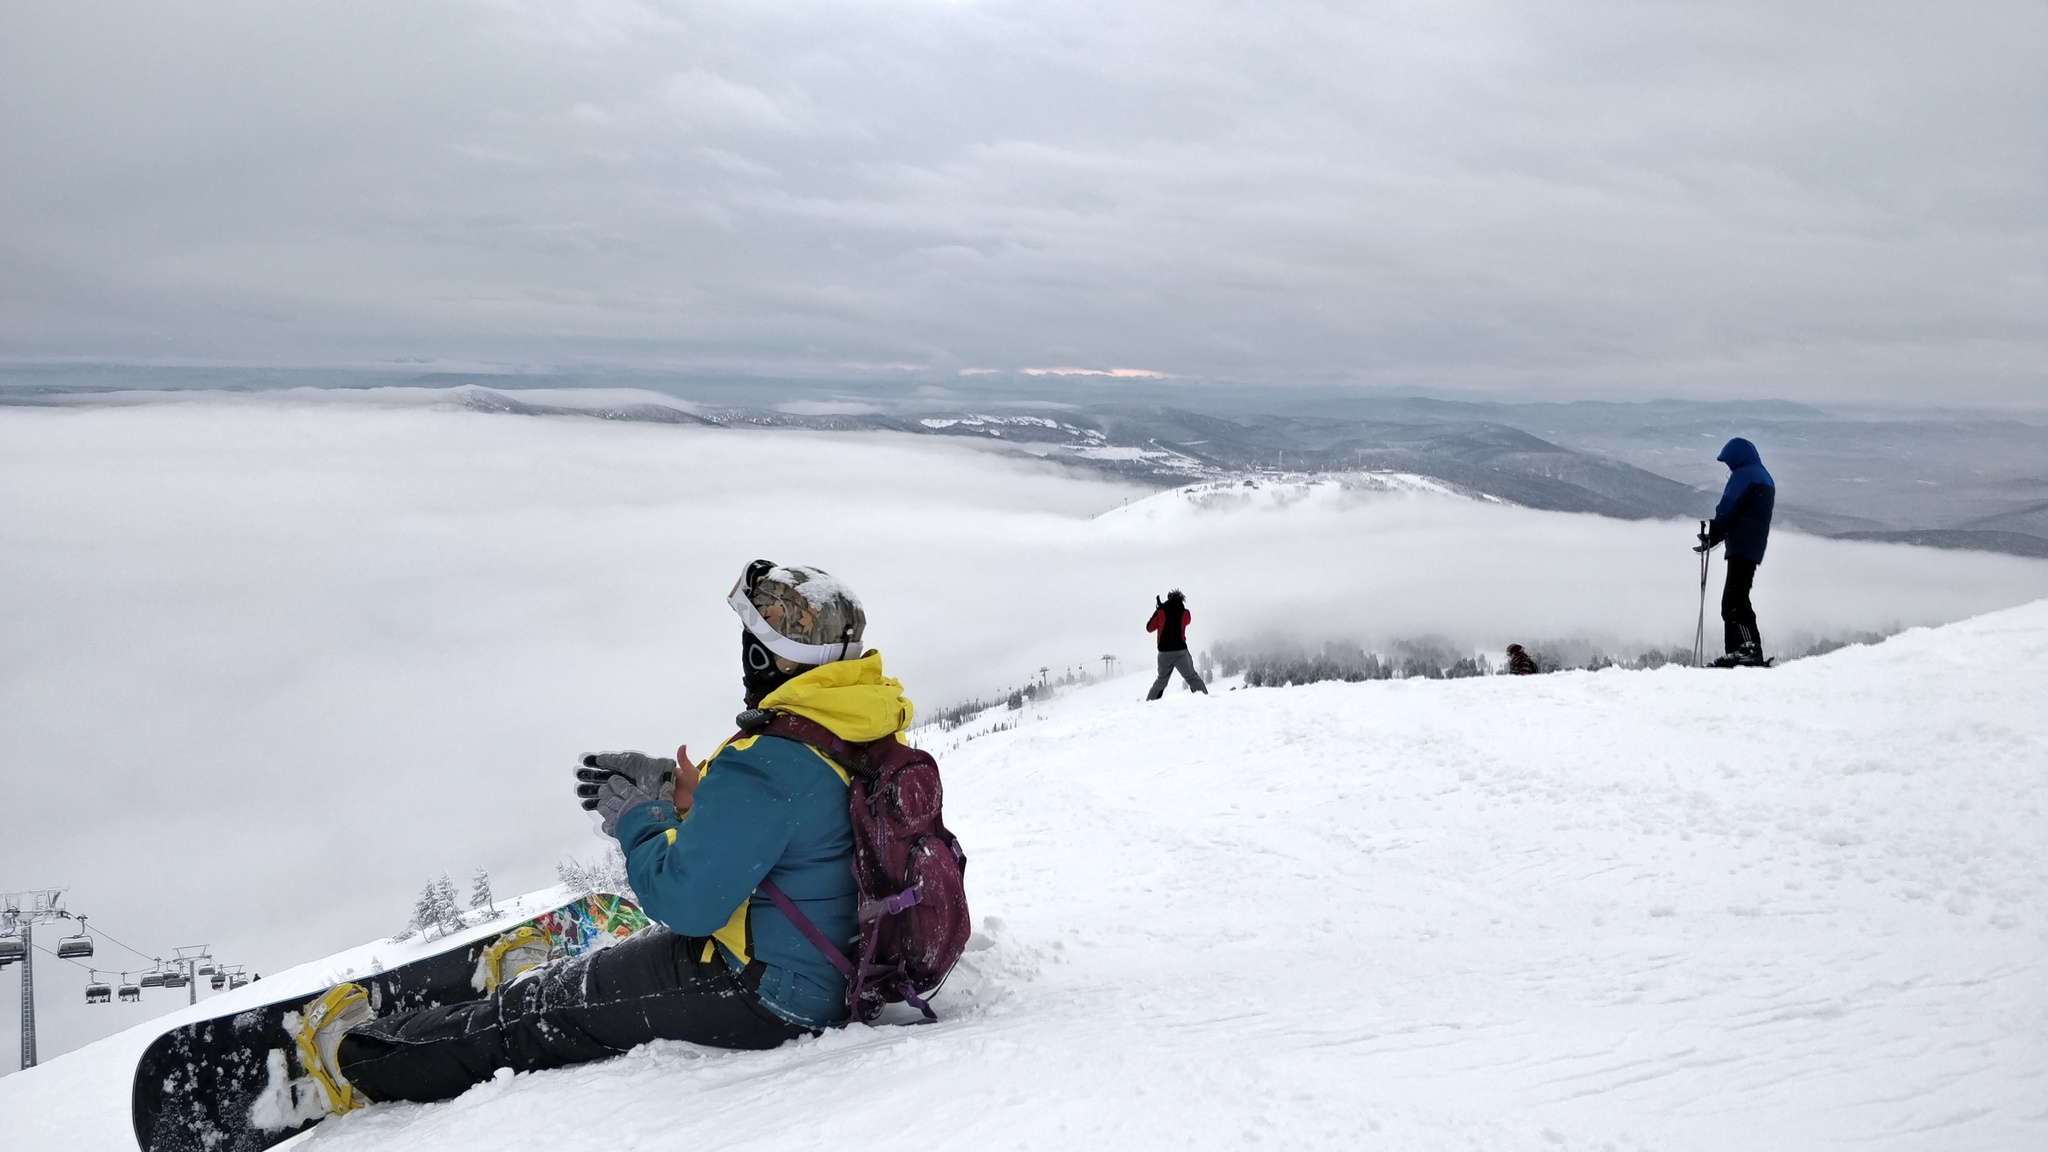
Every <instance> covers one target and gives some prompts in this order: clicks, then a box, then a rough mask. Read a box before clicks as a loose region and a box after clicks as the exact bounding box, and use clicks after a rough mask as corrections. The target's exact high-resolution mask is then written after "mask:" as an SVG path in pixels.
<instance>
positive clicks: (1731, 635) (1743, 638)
mask: <svg viewBox="0 0 2048 1152" xmlns="http://www.w3.org/2000/svg"><path fill="white" fill-rule="evenodd" d="M1755 582H1756V561H1754V560H1744V559H1743V558H1742V557H1740V556H1730V557H1729V558H1728V582H1727V583H1725V584H1723V585H1721V633H1722V641H1723V644H1724V647H1725V648H1726V650H1727V651H1728V653H1729V654H1730V655H1733V654H1734V653H1736V652H1740V651H1741V650H1742V649H1743V648H1744V647H1746V646H1749V645H1755V647H1756V651H1757V653H1758V654H1759V655H1761V654H1762V653H1763V650H1764V639H1763V637H1762V636H1761V635H1759V634H1758V633H1757V630H1756V609H1754V608H1752V607H1750V606H1749V588H1750V585H1751V584H1754V583H1755Z"/></svg>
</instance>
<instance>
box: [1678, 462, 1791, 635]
mask: <svg viewBox="0 0 2048 1152" xmlns="http://www.w3.org/2000/svg"><path fill="white" fill-rule="evenodd" d="M1715 459H1717V460H1719V461H1720V462H1721V463H1723V464H1726V465H1728V486H1727V487H1726V488H1723V489H1722V490H1721V503H1720V504H1719V505H1717V506H1716V507H1715V508H1714V518H1713V520H1712V521H1710V522H1708V524H1707V532H1706V535H1704V536H1701V537H1700V543H1699V547H1697V548H1695V549H1693V551H1695V552H1705V551H1706V550H1707V549H1709V548H1712V547H1713V546H1714V545H1716V544H1719V543H1722V542H1723V541H1726V542H1727V545H1728V547H1727V548H1726V549H1724V550H1723V552H1722V555H1723V556H1725V557H1726V559H1727V563H1728V579H1727V582H1726V583H1725V584H1723V585H1722V588H1721V629H1722V632H1723V647H1724V648H1726V649H1727V655H1725V656H1722V657H1721V658H1719V659H1717V660H1715V661H1714V667H1716V668H1735V667H1745V666H1746V667H1757V668H1761V667H1764V666H1765V665H1766V664H1768V663H1769V661H1767V660H1765V659H1764V641H1763V636H1762V634H1760V633H1759V632H1758V631H1757V626H1756V609H1755V608H1753V607H1751V606H1750V603H1749V591H1750V586H1751V585H1752V584H1753V583H1754V582H1755V580H1756V568H1757V565H1759V564H1762V563H1763V562H1764V545H1765V544H1767V543H1769V541H1770V538H1771V509H1772V508H1773V507H1774V506H1775V505H1776V503H1777V500H1778V484H1777V481H1775V480H1772V479H1771V474H1770V473H1769V472H1766V471H1764V462H1763V458H1762V457H1760V456H1758V455H1757V451H1756V445H1754V444H1751V443H1750V442H1749V441H1747V440H1744V439H1743V438H1742V437H1740V436H1737V437H1736V438H1735V439H1733V440H1730V441H1728V443H1727V445H1726V446H1725V447H1723V448H1722V449H1721V454H1720V455H1719V456H1717V457H1715Z"/></svg>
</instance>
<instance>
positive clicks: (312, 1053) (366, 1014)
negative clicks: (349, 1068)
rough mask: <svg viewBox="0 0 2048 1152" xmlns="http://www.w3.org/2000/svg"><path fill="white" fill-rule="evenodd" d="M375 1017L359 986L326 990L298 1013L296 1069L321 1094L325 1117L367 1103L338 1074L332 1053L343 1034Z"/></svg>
mask: <svg viewBox="0 0 2048 1152" xmlns="http://www.w3.org/2000/svg"><path fill="white" fill-rule="evenodd" d="M375 1016H376V1012H375V1011H373V1010H372V1009H371V1008H370V994H369V993H368V992H366V991H364V989H363V986H362V985H361V984H342V985H338V986H336V987H333V988H329V989H328V990H327V991H325V992H323V993H321V994H320V996H319V997H317V998H316V999H314V1000H313V1001H312V1002H311V1003H309V1004H307V1005H306V1006H305V1007H304V1008H303V1009H301V1010H300V1011H299V1026H298V1030H297V1032H296V1033H295V1034H294V1035H293V1037H292V1039H293V1040H294V1041H295V1042H296V1044H297V1046H298V1050H299V1066H300V1067H301V1068H303V1069H305V1071H306V1075H308V1076H310V1077H312V1078H313V1081H314V1083H316V1084H318V1085H319V1086H320V1090H321V1091H322V1092H323V1093H325V1095H326V1098H327V1099H326V1103H327V1112H328V1115H331V1116H339V1115H341V1114H342V1113H344V1112H353V1111H355V1110H356V1109H358V1108H361V1107H362V1106H363V1105H365V1104H367V1103H369V1101H368V1100H367V1099H365V1098H364V1097H363V1096H362V1094H361V1093H359V1092H357V1091H356V1090H355V1089H354V1088H353V1087H351V1086H350V1085H349V1082H348V1079H347V1078H346V1077H344V1076H343V1075H342V1074H341V1068H340V1066H339V1065H338V1064H337V1063H336V1061H335V1049H336V1048H338V1047H340V1045H341V1037H342V1034H343V1033H345V1032H347V1031H348V1030H349V1029H351V1028H354V1027H355V1026H356V1025H358V1024H366V1023H368V1022H369V1021H370V1020H371V1019H372V1018H373V1017H375Z"/></svg>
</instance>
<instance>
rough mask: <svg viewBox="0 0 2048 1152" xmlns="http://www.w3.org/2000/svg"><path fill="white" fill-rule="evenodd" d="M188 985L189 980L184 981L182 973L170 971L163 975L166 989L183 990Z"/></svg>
mask: <svg viewBox="0 0 2048 1152" xmlns="http://www.w3.org/2000/svg"><path fill="white" fill-rule="evenodd" d="M190 983H191V981H190V980H187V979H185V974H184V973H183V972H177V971H172V972H166V973H164V987H166V988H183V987H184V986H185V985H187V984H190Z"/></svg>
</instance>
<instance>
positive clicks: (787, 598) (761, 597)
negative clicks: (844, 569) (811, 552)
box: [728, 560, 868, 664]
mask: <svg viewBox="0 0 2048 1152" xmlns="http://www.w3.org/2000/svg"><path fill="white" fill-rule="evenodd" d="M728 603H730V604H731V605H732V609H733V611H734V612H737V613H739V617H740V620H741V621H742V622H743V623H744V624H745V625H746V629H747V631H748V632H750V633H752V634H753V636H754V638H755V639H757V640H759V641H760V642H761V643H762V645H763V646H764V647H766V648H767V649H768V650H769V651H770V652H773V653H774V654H775V655H776V656H778V657H780V658H782V659H784V660H788V661H791V662H792V663H796V664H829V663H831V662H832V661H834V660H851V659H854V658H855V657H858V656H859V655H860V654H861V635H862V633H864V632H865V631H866V630H867V624H868V618H867V613H866V612H865V611H863V610H862V608H861V606H860V599H859V597H856V596H855V595H854V594H853V591H852V590H851V589H849V588H847V587H846V586H845V585H844V584H841V583H840V582H839V581H838V580H837V579H836V578H834V577H833V576H832V574H831V573H829V572H826V571H825V570H824V569H822V568H809V567H805V566H803V565H800V564H775V563H772V562H770V561H767V560H756V561H754V562H753V563H752V564H749V565H747V570H746V571H745V572H744V573H742V574H741V575H740V579H739V583H737V584H735V585H733V589H732V595H731V596H730V597H729V598H728Z"/></svg>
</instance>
